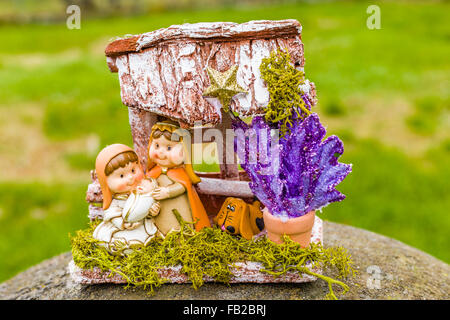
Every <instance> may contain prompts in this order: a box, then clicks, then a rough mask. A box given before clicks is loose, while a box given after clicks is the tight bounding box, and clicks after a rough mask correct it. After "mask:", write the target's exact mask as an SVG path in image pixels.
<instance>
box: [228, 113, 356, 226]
mask: <svg viewBox="0 0 450 320" xmlns="http://www.w3.org/2000/svg"><path fill="white" fill-rule="evenodd" d="M233 129H234V130H235V133H236V137H235V141H234V142H235V151H236V153H237V155H238V157H239V160H240V164H241V166H242V168H243V169H244V170H245V171H246V172H247V174H248V176H249V178H250V180H251V182H250V188H251V190H252V192H253V193H254V195H255V196H256V197H257V198H258V199H259V200H260V201H261V202H262V203H263V204H264V205H265V206H266V207H267V209H268V210H269V211H270V212H271V213H272V214H273V215H275V216H278V217H280V218H282V219H286V218H295V217H299V216H302V215H305V214H306V213H308V212H310V211H312V210H320V209H321V208H323V207H325V206H327V205H328V204H329V203H331V202H335V201H341V200H343V199H344V198H345V195H343V194H342V193H340V192H339V191H338V190H336V189H335V187H336V186H337V185H338V184H339V183H340V182H341V181H342V180H343V179H344V178H345V177H346V176H347V175H348V174H349V173H350V172H351V170H352V167H351V165H349V164H343V163H339V162H338V158H339V156H340V155H342V153H343V152H344V148H343V143H342V141H341V140H340V139H339V138H338V137H337V136H334V135H333V136H330V137H328V138H327V139H325V140H324V141H322V139H323V138H324V137H325V134H326V131H325V128H324V127H323V126H322V124H321V123H320V121H319V117H318V116H317V114H314V113H313V114H311V115H309V116H308V117H307V118H306V119H304V120H302V119H300V118H299V119H295V120H294V121H293V122H292V125H291V126H290V132H289V134H287V135H286V136H285V137H283V138H278V135H274V134H273V131H272V135H271V129H277V127H276V125H275V126H273V125H269V124H268V123H266V122H265V121H264V117H260V116H257V117H254V118H253V121H252V124H251V125H250V126H249V125H247V124H246V123H245V122H243V121H242V120H240V119H234V120H233ZM277 142H278V143H277Z"/></svg>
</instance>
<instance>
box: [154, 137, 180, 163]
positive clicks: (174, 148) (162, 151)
mask: <svg viewBox="0 0 450 320" xmlns="http://www.w3.org/2000/svg"><path fill="white" fill-rule="evenodd" d="M149 157H150V159H152V161H154V162H155V163H156V164H158V165H159V166H162V167H167V168H173V167H176V166H179V165H180V164H182V163H183V162H184V151H183V144H182V142H178V141H170V140H168V139H166V138H165V137H164V135H162V136H160V137H159V138H154V139H153V140H152V143H151V145H150V150H149Z"/></svg>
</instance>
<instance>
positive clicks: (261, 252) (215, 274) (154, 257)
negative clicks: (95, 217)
mask: <svg viewBox="0 0 450 320" xmlns="http://www.w3.org/2000/svg"><path fill="white" fill-rule="evenodd" d="M97 224H98V222H96V223H95V222H93V223H91V225H90V227H89V228H88V229H86V230H80V231H78V232H77V233H76V235H75V236H73V237H71V242H72V256H73V260H74V262H75V264H76V265H77V266H78V267H80V268H82V269H92V268H94V267H98V268H100V269H101V270H102V271H104V272H110V275H111V276H112V275H113V274H114V273H117V274H119V275H121V276H122V277H123V278H124V279H125V280H126V281H127V282H128V286H130V285H134V286H143V287H144V288H148V287H149V288H150V293H154V288H157V287H159V286H161V285H162V284H163V283H165V282H166V281H167V280H166V279H164V278H161V277H160V276H159V274H158V270H159V269H160V268H164V267H170V266H181V267H182V268H181V272H183V273H185V274H186V275H187V276H188V278H189V280H190V281H191V282H192V285H193V287H194V288H195V289H197V288H199V287H200V286H201V285H203V283H204V277H205V276H209V277H212V278H213V279H214V280H215V281H217V282H221V283H225V284H229V281H230V279H231V277H232V276H233V273H232V269H233V267H235V264H236V262H242V261H254V262H259V263H261V264H262V269H261V272H265V273H268V274H271V275H272V276H274V277H279V276H282V275H283V274H285V273H286V272H287V271H289V270H294V271H296V272H298V273H299V274H309V275H312V276H315V277H317V278H319V279H322V280H324V281H326V282H327V283H328V286H329V293H328V295H327V296H326V297H327V298H332V299H336V295H335V294H334V292H333V288H332V285H333V284H337V285H339V286H340V287H342V288H343V293H345V292H346V291H347V290H348V289H349V288H348V286H347V285H346V284H345V283H343V282H341V281H339V280H337V279H333V278H331V277H328V276H325V275H323V274H318V273H316V272H314V271H313V270H311V269H314V268H316V267H317V268H323V269H325V268H327V269H330V268H332V269H336V270H337V271H338V278H344V277H347V276H348V275H354V273H355V271H354V270H353V268H352V264H353V262H352V261H351V259H350V256H349V255H348V254H347V252H346V251H345V249H343V248H341V247H338V248H335V247H330V248H323V247H322V245H321V244H315V243H312V244H311V245H310V247H309V248H306V249H305V248H301V247H300V245H299V244H297V243H295V242H293V241H292V240H290V239H289V238H288V237H285V239H284V243H283V244H281V245H278V244H275V243H273V242H271V241H270V240H268V239H267V238H266V237H265V236H263V237H259V238H255V239H253V240H246V239H244V238H240V237H235V236H232V235H229V234H228V233H225V232H223V231H222V230H220V229H219V228H217V227H214V228H204V229H202V230H201V231H199V232H197V231H195V230H194V229H193V228H192V227H191V226H190V225H189V224H188V223H182V228H181V230H180V231H177V232H171V233H169V234H168V235H167V236H166V237H165V238H164V239H162V238H155V239H154V241H152V242H150V243H149V244H148V245H147V246H146V247H142V248H141V249H140V250H135V251H134V252H132V253H131V254H129V255H125V256H120V255H111V254H109V253H108V251H107V250H106V249H105V248H104V247H102V246H99V245H98V242H97V241H96V240H95V239H94V238H93V237H92V233H93V231H94V229H95V227H96V225H97ZM309 262H310V263H311V264H312V267H313V268H311V269H309V268H308V267H307V264H308V263H309ZM128 286H127V287H128Z"/></svg>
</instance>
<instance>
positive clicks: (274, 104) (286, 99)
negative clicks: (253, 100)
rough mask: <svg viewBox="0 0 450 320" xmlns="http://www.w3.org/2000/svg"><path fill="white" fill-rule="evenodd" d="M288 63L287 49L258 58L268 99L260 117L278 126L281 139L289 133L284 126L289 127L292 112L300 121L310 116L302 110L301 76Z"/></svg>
mask: <svg viewBox="0 0 450 320" xmlns="http://www.w3.org/2000/svg"><path fill="white" fill-rule="evenodd" d="M290 62H291V57H290V55H289V53H288V52H287V50H286V51H284V50H281V49H277V50H276V51H275V50H274V51H272V52H271V53H270V56H269V57H267V58H264V59H262V62H261V65H260V67H259V70H260V72H261V78H262V79H263V80H264V81H265V82H266V85H267V90H268V91H269V96H270V100H269V103H268V105H267V107H266V108H264V113H265V114H264V117H265V120H266V121H268V122H272V123H280V131H281V136H285V135H286V134H287V133H288V132H289V127H288V124H289V125H291V124H292V117H293V115H294V112H295V114H296V115H297V117H301V118H304V117H305V115H306V116H308V115H309V114H311V111H309V110H308V109H307V108H306V107H305V102H304V101H303V99H302V94H303V92H302V90H301V88H300V85H301V84H303V83H304V82H305V73H304V72H302V71H300V70H297V69H295V68H294V67H293V66H292V65H291V63H290Z"/></svg>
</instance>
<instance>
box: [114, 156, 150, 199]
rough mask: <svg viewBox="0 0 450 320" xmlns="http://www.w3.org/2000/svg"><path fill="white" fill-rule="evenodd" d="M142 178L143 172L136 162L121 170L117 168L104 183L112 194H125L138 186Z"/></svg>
mask: <svg viewBox="0 0 450 320" xmlns="http://www.w3.org/2000/svg"><path fill="white" fill-rule="evenodd" d="M143 178H144V172H143V170H142V168H141V166H140V165H139V163H138V162H129V163H128V164H127V165H126V166H125V167H123V168H117V169H116V170H114V172H113V173H111V174H110V175H109V176H108V177H107V178H106V182H107V184H108V187H109V189H110V190H111V192H112V193H127V192H130V191H132V190H134V189H136V187H137V186H138V185H139V183H140V182H141V181H142V179H143Z"/></svg>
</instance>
